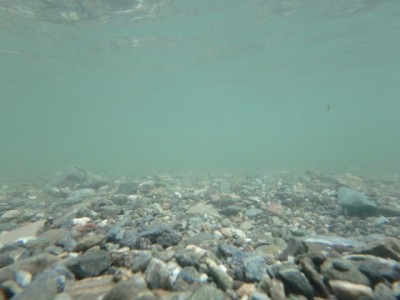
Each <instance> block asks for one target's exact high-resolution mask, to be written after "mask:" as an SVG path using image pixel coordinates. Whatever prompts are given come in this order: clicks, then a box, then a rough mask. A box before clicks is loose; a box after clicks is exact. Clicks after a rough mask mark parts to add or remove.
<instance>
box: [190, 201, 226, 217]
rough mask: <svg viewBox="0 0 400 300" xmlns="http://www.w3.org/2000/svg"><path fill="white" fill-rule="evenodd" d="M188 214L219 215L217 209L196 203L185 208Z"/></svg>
mask: <svg viewBox="0 0 400 300" xmlns="http://www.w3.org/2000/svg"><path fill="white" fill-rule="evenodd" d="M187 213H188V214H189V215H209V216H213V217H217V218H219V217H220V214H219V213H218V211H217V210H216V209H215V208H214V207H213V206H211V205H207V204H196V205H195V206H192V207H191V208H189V209H188V210H187Z"/></svg>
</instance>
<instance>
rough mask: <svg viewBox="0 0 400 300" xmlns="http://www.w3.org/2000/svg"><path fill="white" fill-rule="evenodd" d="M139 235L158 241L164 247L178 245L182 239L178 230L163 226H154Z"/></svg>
mask: <svg viewBox="0 0 400 300" xmlns="http://www.w3.org/2000/svg"><path fill="white" fill-rule="evenodd" d="M139 237H140V238H147V239H149V240H150V241H151V242H152V243H158V244H160V245H161V246H163V247H164V248H167V247H169V246H173V245H176V244H178V243H179V242H180V240H181V236H180V234H179V233H178V232H176V231H175V230H172V229H170V228H168V227H163V226H159V227H154V228H151V229H148V230H145V231H143V232H140V234H139Z"/></svg>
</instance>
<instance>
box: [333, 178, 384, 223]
mask: <svg viewBox="0 0 400 300" xmlns="http://www.w3.org/2000/svg"><path fill="white" fill-rule="evenodd" d="M338 200H339V204H340V206H341V207H342V209H343V211H344V212H345V213H346V214H349V215H357V216H363V217H366V216H371V215H375V214H376V213H377V211H378V206H377V205H376V203H375V202H374V201H372V200H371V199H369V198H368V197H367V196H365V195H364V194H362V193H360V192H357V191H354V190H352V189H349V188H348V187H345V186H342V187H340V188H339V191H338Z"/></svg>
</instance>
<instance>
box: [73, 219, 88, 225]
mask: <svg viewBox="0 0 400 300" xmlns="http://www.w3.org/2000/svg"><path fill="white" fill-rule="evenodd" d="M89 222H90V218H88V217H83V218H74V219H72V225H78V226H81V225H86V224H87V223H89Z"/></svg>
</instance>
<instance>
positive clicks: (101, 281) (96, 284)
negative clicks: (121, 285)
mask: <svg viewBox="0 0 400 300" xmlns="http://www.w3.org/2000/svg"><path fill="white" fill-rule="evenodd" d="M114 286H115V282H114V281H113V276H112V275H102V276H98V277H90V278H84V279H82V280H79V281H76V282H74V283H73V284H71V285H68V286H67V288H66V290H65V292H66V293H68V295H70V296H71V298H72V299H74V300H97V299H101V298H102V297H104V296H105V295H106V294H107V292H108V291H110V290H111V288H112V287H114Z"/></svg>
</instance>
